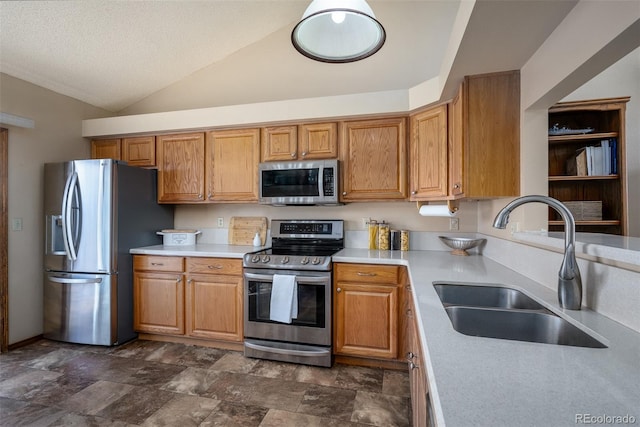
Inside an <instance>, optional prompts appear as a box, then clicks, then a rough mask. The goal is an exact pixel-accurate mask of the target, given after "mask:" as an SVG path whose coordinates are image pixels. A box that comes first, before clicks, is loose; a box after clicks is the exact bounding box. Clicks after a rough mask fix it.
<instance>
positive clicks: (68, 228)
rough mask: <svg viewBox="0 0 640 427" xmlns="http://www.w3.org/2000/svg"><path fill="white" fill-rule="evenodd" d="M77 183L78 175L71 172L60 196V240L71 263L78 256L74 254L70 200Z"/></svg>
mask: <svg viewBox="0 0 640 427" xmlns="http://www.w3.org/2000/svg"><path fill="white" fill-rule="evenodd" d="M77 183H78V174H77V172H73V173H72V174H71V175H69V177H68V178H67V183H66V185H65V186H64V194H63V195H62V240H63V241H64V246H65V249H66V251H67V256H68V257H69V259H71V260H72V261H75V260H76V259H77V258H78V256H77V254H76V247H75V242H74V241H73V230H72V223H71V222H72V220H71V215H72V213H73V212H72V210H73V209H72V199H73V196H74V193H75V189H76V185H77Z"/></svg>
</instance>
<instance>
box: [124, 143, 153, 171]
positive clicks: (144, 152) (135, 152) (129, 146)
mask: <svg viewBox="0 0 640 427" xmlns="http://www.w3.org/2000/svg"><path fill="white" fill-rule="evenodd" d="M121 150H122V160H124V161H125V162H127V164H129V165H131V166H140V167H155V166H156V137H155V136H137V137H132V138H122V142H121Z"/></svg>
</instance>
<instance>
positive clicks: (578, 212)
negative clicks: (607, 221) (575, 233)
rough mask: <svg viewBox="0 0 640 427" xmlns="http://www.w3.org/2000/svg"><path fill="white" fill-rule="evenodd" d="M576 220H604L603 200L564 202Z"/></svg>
mask: <svg viewBox="0 0 640 427" xmlns="http://www.w3.org/2000/svg"><path fill="white" fill-rule="evenodd" d="M563 203H564V204H565V206H566V207H567V208H568V209H569V211H570V212H571V214H573V218H574V219H575V220H576V221H600V220H602V201H600V200H597V201H581V202H563Z"/></svg>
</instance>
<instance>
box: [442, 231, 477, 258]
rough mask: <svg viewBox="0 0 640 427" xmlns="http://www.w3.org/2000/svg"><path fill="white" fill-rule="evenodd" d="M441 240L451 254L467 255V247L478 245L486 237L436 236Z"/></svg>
mask: <svg viewBox="0 0 640 427" xmlns="http://www.w3.org/2000/svg"><path fill="white" fill-rule="evenodd" d="M438 237H439V238H440V240H442V242H443V243H444V244H445V245H447V246H449V247H450V248H451V249H453V250H452V251H451V254H452V255H462V256H467V255H469V254H468V253H467V249H471V248H475V247H476V246H478V245H480V244H481V243H482V242H484V241H485V240H487V239H473V238H469V237H447V236H438Z"/></svg>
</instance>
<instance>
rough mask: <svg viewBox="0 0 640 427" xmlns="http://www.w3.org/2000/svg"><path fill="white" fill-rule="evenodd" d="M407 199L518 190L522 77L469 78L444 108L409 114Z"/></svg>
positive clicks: (494, 194)
mask: <svg viewBox="0 0 640 427" xmlns="http://www.w3.org/2000/svg"><path fill="white" fill-rule="evenodd" d="M410 145H411V156H412V158H411V184H410V185H411V196H410V197H411V200H451V199H459V198H490V197H508V196H517V195H519V193H520V75H519V73H518V72H517V71H509V72H504V73H492V74H483V75H477V76H467V77H465V79H464V81H463V82H462V84H461V85H460V88H459V90H458V93H457V95H456V97H455V98H454V99H453V100H452V101H451V102H450V103H449V104H448V105H447V106H444V105H442V106H438V107H433V108H430V109H428V110H424V111H421V112H418V113H416V114H413V115H411V140H410Z"/></svg>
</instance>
